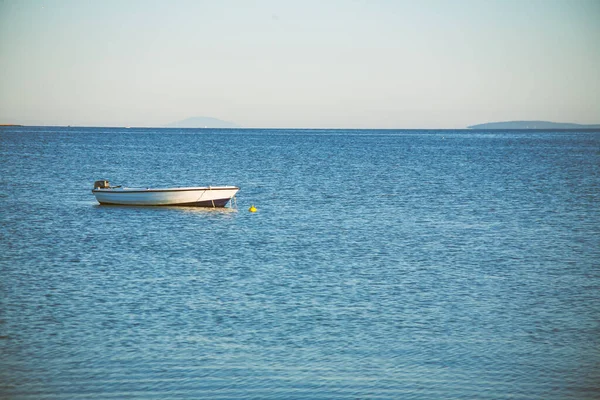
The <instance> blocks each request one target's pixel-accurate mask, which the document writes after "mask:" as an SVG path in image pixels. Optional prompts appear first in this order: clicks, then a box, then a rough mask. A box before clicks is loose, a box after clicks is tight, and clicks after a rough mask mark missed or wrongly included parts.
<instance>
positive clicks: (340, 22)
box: [0, 0, 600, 128]
mask: <svg viewBox="0 0 600 400" xmlns="http://www.w3.org/2000/svg"><path fill="white" fill-rule="evenodd" d="M599 96H600V1H598V0H565V1H555V0H514V1H513V0H503V1H492V0H490V1H486V0H473V1H465V0H456V1H450V0H448V1H416V0H414V1H402V0H371V1H350V0H347V1H341V0H331V1H327V0H314V1H313V0H302V1H300V0H297V1H260V0H259V1H241V0H240V1H227V0H224V1H200V0H190V1H186V0H181V1H161V0H159V1H144V0H139V1H135V0H130V1H128V0H116V1H111V0H108V1H87V0H71V1H69V0H45V1H44V0H38V1H28V0H0V123H22V124H48V125H92V126H161V125H165V124H167V123H170V122H173V121H177V120H181V119H185V118H188V117H195V116H210V117H215V118H220V119H223V120H227V121H232V122H235V123H237V124H239V125H242V126H245V127H300V128H303V127H323V128H334V127H340V128H463V127H465V126H467V125H470V124H475V123H482V122H491V121H503V120H522V119H536V120H537V119H539V120H550V121H558V122H576V123H600V101H599V100H598V99H599V98H600V97H599Z"/></svg>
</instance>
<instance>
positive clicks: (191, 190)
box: [92, 186, 239, 207]
mask: <svg viewBox="0 0 600 400" xmlns="http://www.w3.org/2000/svg"><path fill="white" fill-rule="evenodd" d="M238 190H239V188H237V187H235V186H215V187H210V186H209V187H185V188H166V189H150V188H148V189H145V188H106V189H102V188H97V189H94V190H92V193H93V194H94V196H96V200H98V202H99V203H100V204H112V205H124V206H125V205H126V206H188V207H225V205H226V204H227V202H229V200H231V198H233V196H235V194H236V193H237V192H238Z"/></svg>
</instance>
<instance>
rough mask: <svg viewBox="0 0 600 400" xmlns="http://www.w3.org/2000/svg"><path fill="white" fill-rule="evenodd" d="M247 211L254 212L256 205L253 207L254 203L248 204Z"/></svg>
mask: <svg viewBox="0 0 600 400" xmlns="http://www.w3.org/2000/svg"><path fill="white" fill-rule="evenodd" d="M248 211H250V212H256V207H254V204H252V205H251V206H250V208H249V209H248Z"/></svg>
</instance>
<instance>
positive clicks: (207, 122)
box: [165, 117, 240, 128]
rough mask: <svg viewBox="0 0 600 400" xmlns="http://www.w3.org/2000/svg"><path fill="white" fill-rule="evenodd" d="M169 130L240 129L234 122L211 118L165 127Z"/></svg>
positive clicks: (192, 119)
mask: <svg viewBox="0 0 600 400" xmlns="http://www.w3.org/2000/svg"><path fill="white" fill-rule="evenodd" d="M165 127H167V128H239V127H240V126H239V125H236V124H234V123H233V122H228V121H223V120H220V119H217V118H211V117H193V118H188V119H184V120H182V121H177V122H172V123H170V124H168V125H165Z"/></svg>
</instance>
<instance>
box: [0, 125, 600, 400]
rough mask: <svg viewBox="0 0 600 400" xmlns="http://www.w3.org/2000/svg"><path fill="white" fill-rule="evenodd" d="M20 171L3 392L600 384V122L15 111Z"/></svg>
mask: <svg viewBox="0 0 600 400" xmlns="http://www.w3.org/2000/svg"><path fill="white" fill-rule="evenodd" d="M0 173H1V174H0V204H1V208H0V223H1V225H0V274H1V275H0V301H1V303H0V398H6V399H76V398H107V399H109V398H114V399H122V398H132V399H168V398H211V399H232V398H257V399H284V398H285V399H287V398H291V399H294V398H296V399H436V398H439V399H442V398H443V399H446V398H447V399H450V398H460V399H463V398H464V399H466V398H473V399H571V398H572V399H597V398H600V132H574V131H564V132H560V131H549V132H541V131H533V132H532V131H529V132H527V131H522V132H518V131H516V132H515V131H508V132H498V131H494V132H482V131H342V130H323V131H310V130H210V129H203V130H166V129H109V128H104V129H103V128H93V129H92V128H86V129H82V128H26V127H12V128H0ZM97 179H109V180H110V181H111V182H112V183H113V184H122V185H126V186H144V187H145V186H162V187H164V186H201V185H236V186H239V187H240V188H241V190H240V192H239V194H238V196H237V205H238V208H237V209H222V210H210V209H197V208H144V207H118V206H99V205H98V204H97V202H96V201H95V199H94V197H93V195H92V194H91V191H90V189H91V187H92V184H93V182H94V180H97ZM251 204H254V205H256V207H257V208H258V212H257V213H249V212H248V211H247V209H248V207H249V206H250V205H251Z"/></svg>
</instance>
